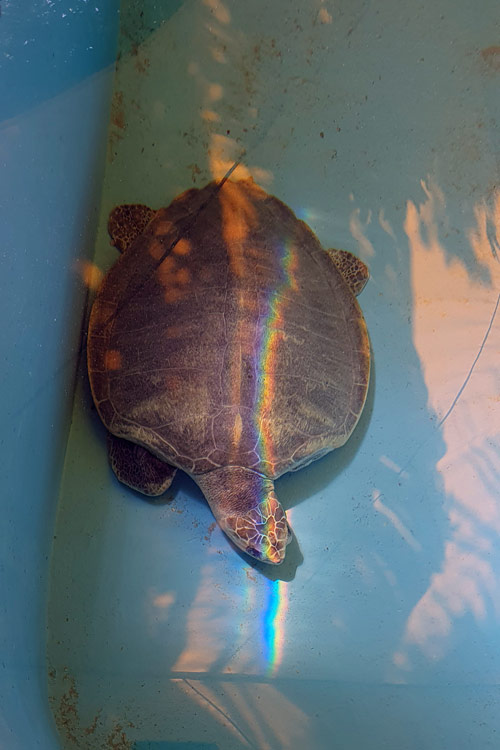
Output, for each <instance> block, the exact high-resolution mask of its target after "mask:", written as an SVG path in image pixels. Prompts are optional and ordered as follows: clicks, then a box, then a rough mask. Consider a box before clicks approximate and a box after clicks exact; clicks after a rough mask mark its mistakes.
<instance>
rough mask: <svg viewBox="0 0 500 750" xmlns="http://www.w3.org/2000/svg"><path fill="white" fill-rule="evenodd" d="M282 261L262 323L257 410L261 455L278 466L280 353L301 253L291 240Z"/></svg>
mask: <svg viewBox="0 0 500 750" xmlns="http://www.w3.org/2000/svg"><path fill="white" fill-rule="evenodd" d="M280 263H281V267H282V269H283V280H282V282H281V284H279V285H278V286H277V288H276V289H275V290H274V292H273V293H272V295H271V297H270V299H269V302H268V310H267V315H266V320H265V323H264V325H263V326H262V336H261V340H260V342H259V346H258V352H257V363H258V377H259V380H258V382H259V391H258V395H257V404H256V411H255V428H256V431H257V435H258V448H259V454H260V457H261V459H262V460H263V461H268V462H269V463H270V464H271V468H272V469H274V463H275V458H276V456H275V453H274V445H273V438H272V432H271V429H270V426H271V409H272V403H273V398H274V395H275V387H276V364H277V363H276V353H277V347H278V343H279V340H280V338H281V337H282V336H283V327H284V317H283V312H284V307H285V306H286V304H287V302H288V300H287V299H286V292H287V291H288V290H295V289H296V288H297V282H296V279H295V270H296V268H297V263H298V260H297V253H296V251H295V249H294V247H293V245H292V244H291V243H290V242H286V243H285V244H284V246H283V247H282V248H281V252H280Z"/></svg>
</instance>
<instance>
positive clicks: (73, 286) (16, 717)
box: [0, 0, 118, 750]
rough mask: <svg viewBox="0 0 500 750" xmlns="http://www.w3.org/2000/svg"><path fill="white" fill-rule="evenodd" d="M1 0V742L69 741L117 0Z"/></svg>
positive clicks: (13, 745) (50, 746) (12, 745)
mask: <svg viewBox="0 0 500 750" xmlns="http://www.w3.org/2000/svg"><path fill="white" fill-rule="evenodd" d="M97 5H101V4H100V3H95V4H94V3H92V4H90V3H88V4H86V3H83V2H76V3H71V2H69V0H62V1H60V2H56V3H50V2H42V1H41V0H27V1H26V2H23V3H13V2H8V0H7V2H2V3H1V16H0V120H1V121H0V154H1V172H2V178H1V180H0V214H1V217H2V218H1V222H0V226H1V229H0V236H1V247H2V250H1V256H0V266H1V282H0V283H1V290H2V291H1V295H0V311H1V313H0V318H1V321H2V324H1V329H0V341H1V349H2V352H3V355H2V366H1V375H0V380H1V391H0V404H1V407H0V408H1V418H0V435H1V440H0V442H1V446H2V458H1V459H0V467H1V468H0V474H1V490H0V496H1V501H0V504H1V509H2V510H1V515H2V521H1V523H0V601H1V604H0V608H1V625H0V653H1V659H0V747H2V748H6V750H7V749H8V750H27V748H43V749H44V750H45V749H47V750H54V749H55V748H58V747H60V744H59V741H58V739H57V734H56V732H55V729H54V726H53V718H52V716H51V712H50V710H49V703H48V696H47V687H46V686H47V667H46V604H47V581H48V570H49V568H48V560H49V555H50V549H51V544H52V537H53V534H54V518H55V510H56V503H57V496H58V487H59V482H60V476H61V470H62V465H63V459H64V453H65V447H66V441H67V436H68V430H69V424H70V418H71V408H72V399H73V392H74V379H75V372H76V362H77V358H78V350H79V346H80V331H81V321H82V313H83V308H84V302H85V292H84V288H83V287H82V284H81V283H80V279H79V275H78V274H77V272H76V268H77V265H78V263H79V262H82V261H83V260H84V259H85V258H86V257H88V256H90V254H91V252H92V249H93V245H94V239H95V227H96V222H97V215H98V206H99V196H100V190H101V183H102V174H103V164H104V147H105V139H106V128H107V122H108V117H109V99H110V85H111V82H112V66H113V62H114V57H115V45H116V34H117V28H118V13H117V10H118V8H117V3H116V2H113V1H109V0H107V2H106V3H103V4H102V6H103V7H100V8H97V7H96V6H97Z"/></svg>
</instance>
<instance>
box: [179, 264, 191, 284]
mask: <svg viewBox="0 0 500 750" xmlns="http://www.w3.org/2000/svg"><path fill="white" fill-rule="evenodd" d="M175 280H176V282H177V283H178V284H181V285H184V284H189V282H190V281H191V273H190V271H189V270H188V269H187V268H179V270H178V271H177V273H176V274H175Z"/></svg>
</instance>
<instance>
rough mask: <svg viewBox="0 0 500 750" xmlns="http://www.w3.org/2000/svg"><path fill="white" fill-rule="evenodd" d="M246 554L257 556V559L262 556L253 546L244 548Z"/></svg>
mask: <svg viewBox="0 0 500 750" xmlns="http://www.w3.org/2000/svg"><path fill="white" fill-rule="evenodd" d="M246 552H247V555H250V556H251V557H257V558H258V559H259V560H260V558H261V557H262V555H261V553H260V552H259V551H258V550H256V549H255V547H247V549H246Z"/></svg>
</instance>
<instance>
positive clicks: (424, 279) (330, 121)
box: [48, 0, 500, 750]
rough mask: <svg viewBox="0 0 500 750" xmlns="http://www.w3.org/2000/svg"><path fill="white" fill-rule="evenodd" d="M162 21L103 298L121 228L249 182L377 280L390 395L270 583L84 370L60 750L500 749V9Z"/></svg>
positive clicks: (302, 497)
mask: <svg viewBox="0 0 500 750" xmlns="http://www.w3.org/2000/svg"><path fill="white" fill-rule="evenodd" d="M159 6H160V4H159V3H156V2H140V3H139V2H131V1H128V2H124V3H123V5H122V19H121V36H120V42H119V54H118V61H117V68H116V76H115V85H114V94H113V102H112V114H111V123H110V129H109V139H108V153H107V164H106V173H105V179H104V188H103V199H102V207H101V219H100V225H99V230H98V240H97V245H96V256H95V261H94V264H95V267H94V268H89V267H82V269H81V275H82V283H87V284H90V285H91V286H92V285H94V284H95V282H96V281H97V280H98V278H99V275H100V274H101V273H102V272H104V271H105V270H106V269H107V268H108V267H109V266H110V265H111V264H112V263H113V262H114V260H115V258H116V251H115V250H114V248H112V247H110V245H109V240H108V237H107V233H106V220H107V216H108V213H109V211H110V209H111V208H112V207H113V206H114V205H116V204H118V203H122V202H144V203H148V204H149V205H152V206H154V207H157V206H160V205H163V204H166V203H168V202H169V201H170V200H171V199H172V198H173V197H174V196H175V195H177V194H178V193H179V192H181V191H182V190H184V189H186V188H188V187H191V186H201V185H203V184H205V183H206V182H207V181H208V180H210V179H212V178H213V177H214V176H215V177H220V176H222V174H224V173H225V172H226V170H227V169H228V168H229V166H230V165H231V164H232V163H233V162H234V161H235V160H236V159H238V158H241V159H242V162H241V166H240V167H239V168H238V169H239V175H240V176H243V175H245V174H251V175H252V176H253V177H254V179H255V180H256V181H257V182H258V183H259V184H261V185H262V186H263V187H264V188H265V189H267V190H269V191H270V192H272V193H274V194H275V195H277V196H278V197H279V198H280V199H282V200H283V201H284V202H286V203H287V204H289V205H290V206H291V207H292V208H293V209H294V211H295V212H296V213H297V214H298V215H299V216H301V217H302V218H304V219H305V220H307V221H308V223H309V224H310V225H311V227H312V228H313V229H314V231H315V232H316V233H317V234H318V237H319V238H320V240H321V241H322V242H323V244H324V245H326V246H328V245H336V246H338V247H344V248H345V249H348V250H352V251H353V252H355V253H357V254H358V255H359V256H360V257H361V258H362V259H363V260H364V261H365V262H366V263H367V264H368V265H369V267H370V270H371V276H372V278H371V281H370V283H369V284H368V286H367V288H366V289H365V291H364V292H363V294H362V296H361V297H360V303H361V305H362V308H363V311H364V313H365V317H366V320H367V324H368V329H369V332H370V336H371V342H372V349H373V355H374V374H373V377H372V384H371V389H370V394H369V397H368V403H367V408H366V409H365V412H364V414H363V417H362V420H361V422H360V424H359V426H358V429H357V430H356V433H355V434H354V436H353V437H352V438H351V440H350V441H349V443H348V444H347V445H346V446H345V448H343V449H341V450H339V451H337V452H336V453H334V454H332V455H330V456H328V457H326V458H324V459H322V460H321V461H319V462H317V463H315V464H313V465H311V466H310V467H307V468H306V469H304V470H302V471H300V472H298V473H297V474H295V475H289V476H286V477H283V478H282V479H281V480H279V482H278V483H277V493H278V496H279V498H280V500H281V501H282V503H283V505H284V507H285V508H286V509H287V512H288V516H289V520H290V522H291V525H292V527H293V529H294V532H295V540H294V542H293V544H292V546H291V547H290V548H289V550H288V553H287V559H286V562H285V563H284V564H283V566H282V567H280V568H279V569H265V568H263V567H260V566H258V565H254V564H252V563H251V562H250V561H249V560H248V559H246V558H243V556H239V555H238V554H237V553H236V552H235V551H234V549H233V548H231V547H230V546H229V544H228V542H227V541H226V539H225V537H224V536H223V534H222V532H221V531H220V530H219V529H218V528H217V527H214V525H213V517H212V515H211V513H210V511H209V508H208V506H207V505H206V503H205V501H204V500H203V498H202V496H201V494H200V493H199V491H198V490H197V489H196V487H195V485H194V484H193V483H192V482H191V481H190V480H188V479H187V478H186V477H180V478H178V479H176V481H175V483H174V485H173V486H172V488H171V490H170V491H169V492H168V493H167V495H166V497H165V498H163V500H162V501H161V502H157V503H148V502H146V501H145V500H144V499H143V498H142V497H140V496H139V495H138V494H136V493H134V492H132V491H130V490H128V489H127V488H126V487H124V486H121V485H119V484H118V483H117V482H116V481H115V479H114V477H113V476H112V474H111V471H110V469H109V467H108V464H107V457H106V448H105V433H104V430H103V428H102V426H101V424H100V421H99V419H98V417H97V414H96V412H95V409H94V407H93V405H92V402H91V396H90V393H89V388H88V384H87V379H86V373H85V366H84V362H83V361H82V363H81V366H80V370H79V378H78V385H77V393H76V398H75V407H74V412H73V420H72V427H71V434H70V439H69V443H68V447H67V453H66V461H65V468H64V475H63V480H62V485H61V491H60V498H59V509H58V517H57V524H56V529H55V532H54V548H53V556H52V561H51V592H50V601H49V615H48V616H49V642H48V662H49V686H50V694H51V703H52V710H53V713H54V716H55V718H56V723H57V725H58V728H59V732H60V735H61V738H62V742H63V747H65V748H68V749H69V748H89V750H90V749H91V748H100V747H103V748H104V747H116V748H118V747H120V748H122V747H123V748H137V750H139V748H141V749H142V748H149V747H151V748H158V750H160V749H162V748H174V747H176V748H178V749H179V750H184V748H188V747H189V748H191V749H192V750H198V749H200V748H212V747H213V748H219V750H237V749H238V748H258V749H259V750H261V749H262V750H281V748H283V749H285V748H286V749H288V748H290V750H294V749H295V748H301V747H310V748H318V749H319V750H323V749H324V750H330V748H332V747H335V748H345V749H346V750H347V748H358V747H359V748H361V747H368V746H369V747H374V748H382V747H384V748H394V749H396V748H397V749H398V750H406V749H411V750H413V749H415V750H417V748H418V750H420V749H421V748H434V747H435V748H441V747H448V746H449V747H456V748H464V749H465V748H469V747H472V746H473V747H474V748H478V749H479V750H482V748H483V747H484V748H486V747H488V746H489V744H488V743H490V742H491V741H493V739H494V737H495V733H496V732H498V731H500V720H499V718H498V714H497V711H496V708H495V706H496V705H497V700H498V685H499V677H500V657H499V654H500V650H499V649H498V645H499V644H498V620H499V617H500V613H499V611H498V605H497V602H498V600H499V599H498V594H499V593H500V591H499V583H498V580H497V579H498V569H499V567H500V566H499V560H498V553H497V551H496V550H497V549H498V548H499V547H498V544H497V542H498V534H499V533H500V521H499V520H498V519H500V507H499V505H498V497H500V494H499V493H498V487H499V477H500V470H499V464H498V445H499V441H498V427H497V425H498V423H499V421H498V416H499V413H498V387H497V385H498V383H497V380H495V378H496V377H497V374H498V369H497V365H496V364H495V361H496V360H495V352H497V351H498V346H499V343H500V342H499V325H498V319H497V316H496V309H497V308H496V304H497V301H498V293H499V289H500V287H499V272H498V246H499V245H498V243H499V227H498V206H499V203H498V200H499V199H498V193H497V192H496V187H495V186H496V184H497V183H496V180H497V177H498V173H497V167H496V162H495V158H497V156H498V137H497V135H496V133H497V130H496V118H497V116H498V97H497V96H496V89H497V86H498V59H499V58H498V51H496V52H495V50H496V49H497V48H496V47H495V44H496V42H495V39H494V35H492V33H491V29H492V28H494V26H495V19H496V16H497V12H498V11H497V9H496V6H495V4H494V3H485V4H484V6H483V7H482V12H481V13H480V14H479V13H478V12H477V10H476V9H474V8H472V6H471V5H470V4H469V3H466V2H465V1H464V2H459V3H458V4H457V3H456V2H454V3H451V2H449V1H448V0H439V1H438V2H437V3H436V2H435V3H432V4H431V3H427V2H423V3H420V4H418V5H415V4H414V3H409V2H406V0H404V2H399V3H393V2H390V1H389V0H385V2H382V3H379V4H370V3H366V2H362V1H361V0H356V1H355V2H349V3H348V2H341V3H335V4H333V3H329V2H320V0H317V1H316V2H308V3H303V2H299V1H298V0H297V1H296V0H292V2H288V3H278V2H276V3H273V4H269V3H267V2H265V1H264V0H255V1H254V2H253V3H246V4H245V3H239V2H236V0H228V1H227V2H225V3H221V2H217V0H205V2H201V0H193V2H183V3H182V2H174V3H165V4H161V9H160V8H159ZM478 355H479V356H478ZM495 373H496V374H495ZM495 383H496V385H495ZM422 716H425V717H426V721H422Z"/></svg>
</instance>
